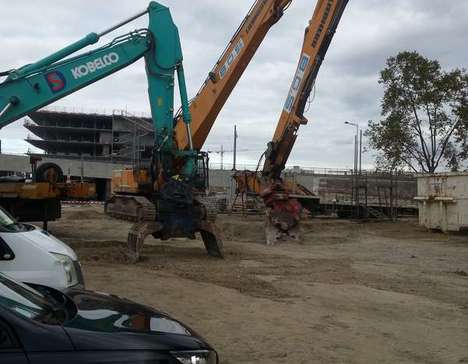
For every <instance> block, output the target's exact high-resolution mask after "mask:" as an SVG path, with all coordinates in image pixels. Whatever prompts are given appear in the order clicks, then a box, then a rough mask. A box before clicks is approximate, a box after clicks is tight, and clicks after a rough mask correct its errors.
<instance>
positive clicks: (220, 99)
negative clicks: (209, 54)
mask: <svg viewBox="0 0 468 364" xmlns="http://www.w3.org/2000/svg"><path fill="white" fill-rule="evenodd" d="M291 2H292V0H256V1H255V3H254V4H253V5H252V7H251V8H250V10H249V12H248V14H247V16H246V17H245V18H244V20H243V21H242V23H241V25H240V26H239V28H238V29H237V31H236V32H235V33H234V35H233V37H232V39H231V40H230V42H229V43H228V45H227V47H226V48H225V50H224V51H223V53H222V54H221V57H220V58H219V59H218V61H217V62H216V64H215V66H214V67H213V69H212V71H211V72H210V73H209V74H208V77H207V79H206V80H205V82H204V83H203V85H202V87H201V88H200V90H199V91H198V93H197V94H196V95H195V97H194V98H193V99H192V101H191V103H190V112H191V114H192V125H191V127H192V138H193V146H194V148H195V149H198V150H200V149H201V148H202V147H203V144H204V143H205V140H206V138H207V137H208V134H209V132H210V130H211V128H212V126H213V124H214V122H215V120H216V118H217V116H218V114H219V112H220V111H221V109H222V107H223V106H224V104H225V103H226V101H227V99H228V97H229V95H230V94H231V92H232V90H233V89H234V87H235V86H236V84H237V82H238V81H239V79H240V77H241V76H242V74H243V73H244V70H245V69H246V68H247V66H248V65H249V63H250V61H251V60H252V58H253V56H254V54H255V52H256V51H257V49H258V47H259V46H260V44H261V43H262V41H263V39H264V38H265V36H266V34H267V33H268V31H269V30H270V28H271V27H272V26H273V25H274V24H275V23H276V22H278V20H280V18H281V17H282V16H283V13H284V11H285V10H286V9H287V8H288V7H289V5H290V4H291ZM176 142H177V145H178V146H179V149H181V150H184V149H187V148H188V147H189V141H188V140H187V137H186V133H185V132H184V125H183V122H182V118H181V117H180V116H179V117H178V118H177V126H176Z"/></svg>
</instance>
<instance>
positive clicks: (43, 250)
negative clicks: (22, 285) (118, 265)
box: [0, 208, 84, 290]
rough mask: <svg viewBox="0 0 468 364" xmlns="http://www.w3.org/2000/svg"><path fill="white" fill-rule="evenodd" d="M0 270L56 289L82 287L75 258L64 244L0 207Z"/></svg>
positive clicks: (15, 277) (79, 267) (80, 274)
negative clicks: (18, 220) (16, 218)
mask: <svg viewBox="0 0 468 364" xmlns="http://www.w3.org/2000/svg"><path fill="white" fill-rule="evenodd" d="M0 272H3V273H6V274H8V275H9V276H11V277H13V278H14V279H16V280H18V281H21V282H27V283H36V284H44V285H48V286H51V287H54V288H56V289H59V290H64V289H67V288H70V287H84V280H83V274H82V272H81V266H80V263H79V262H78V258H77V256H76V254H75V252H74V251H73V249H71V248H70V247H69V246H68V245H66V244H65V243H63V242H62V241H60V240H58V239H57V238H55V237H54V236H52V235H51V234H49V233H48V232H47V231H45V230H42V229H40V228H38V227H36V226H34V225H29V224H23V223H19V222H17V221H16V220H15V219H13V217H11V216H10V215H9V214H8V213H7V212H6V211H5V210H3V209H2V208H0Z"/></svg>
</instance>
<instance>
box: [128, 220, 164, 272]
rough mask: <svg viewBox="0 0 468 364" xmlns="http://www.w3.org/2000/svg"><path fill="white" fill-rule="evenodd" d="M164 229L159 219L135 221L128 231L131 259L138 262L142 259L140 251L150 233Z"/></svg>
mask: <svg viewBox="0 0 468 364" xmlns="http://www.w3.org/2000/svg"><path fill="white" fill-rule="evenodd" d="M162 229H163V225H162V224H161V223H159V222H157V221H143V222H137V223H135V224H134V225H133V226H132V228H131V229H130V231H129V233H128V238H127V245H128V255H129V260H130V262H132V263H137V262H138V261H139V260H140V251H141V249H142V248H143V244H144V242H145V239H146V237H147V236H148V235H152V234H156V233H158V232H160V231H161V230H162Z"/></svg>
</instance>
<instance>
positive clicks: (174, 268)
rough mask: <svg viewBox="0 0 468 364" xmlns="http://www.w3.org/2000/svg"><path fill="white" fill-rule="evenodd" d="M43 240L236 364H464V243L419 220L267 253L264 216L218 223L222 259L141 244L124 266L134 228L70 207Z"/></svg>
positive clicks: (315, 238)
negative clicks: (138, 256) (139, 256)
mask: <svg viewBox="0 0 468 364" xmlns="http://www.w3.org/2000/svg"><path fill="white" fill-rule="evenodd" d="M64 210H65V211H64V218H63V219H62V220H60V221H58V222H55V223H51V224H50V231H51V232H52V233H53V234H54V235H56V236H57V237H59V238H61V239H63V240H64V241H65V242H67V243H68V244H70V245H71V246H72V247H73V248H74V249H76V251H77V253H78V255H79V257H80V259H81V261H82V263H83V267H84V273H85V277H86V281H87V286H88V288H90V289H95V290H100V291H105V292H110V293H114V294H118V295H121V296H125V297H128V298H131V299H133V300H136V301H138V302H142V303H145V304H148V305H151V306H154V307H157V308H159V309H162V310H163V311H166V312H168V313H170V314H172V315H173V316H175V317H177V318H179V319H180V320H182V321H184V322H186V323H188V324H189V325H190V326H192V327H193V328H195V329H196V330H197V331H198V332H200V333H201V334H202V335H203V336H204V337H205V338H206V339H207V340H208V341H209V342H210V343H211V344H212V345H213V346H214V347H215V348H216V349H217V350H218V351H219V353H220V355H221V362H222V363H224V364H228V363H230V364H234V363H392V364H394V363H468V236H466V235H465V236H463V235H444V234H439V233H432V232H427V231H425V230H424V229H422V228H420V227H418V226H417V225H416V223H415V221H405V222H397V223H391V222H386V223H368V224H362V223H356V222H351V221H343V220H315V221H307V222H305V223H304V224H303V241H302V243H300V244H299V243H292V242H286V243H282V244H279V245H277V246H274V247H267V246H265V245H263V244H262V240H263V235H262V226H263V223H262V218H260V217H245V218H243V217H240V216H233V217H230V216H220V217H219V219H218V224H219V226H220V227H221V228H222V230H223V232H224V235H225V249H226V259H224V260H218V259H214V258H210V257H208V256H207V255H206V254H205V251H204V249H203V244H202V243H201V241H186V240H184V239H178V240H174V241H170V242H164V243H161V242H159V241H157V240H154V239H153V238H148V239H147V244H146V246H145V248H144V251H143V255H144V257H143V261H142V262H141V263H139V264H137V265H129V264H126V262H125V241H126V234H127V231H128V228H129V226H130V224H129V223H126V222H121V221H116V220H113V219H110V218H108V217H106V216H104V215H103V213H102V208H101V207H66V208H65V209H64Z"/></svg>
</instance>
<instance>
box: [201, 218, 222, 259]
mask: <svg viewBox="0 0 468 364" xmlns="http://www.w3.org/2000/svg"><path fill="white" fill-rule="evenodd" d="M200 235H201V237H202V240H203V243H204V244H205V248H206V251H207V252H208V254H209V255H211V256H212V257H215V258H224V246H223V241H222V239H221V232H220V231H219V229H218V228H217V227H216V225H215V224H213V223H211V222H209V221H201V223H200Z"/></svg>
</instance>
